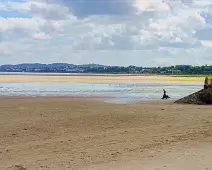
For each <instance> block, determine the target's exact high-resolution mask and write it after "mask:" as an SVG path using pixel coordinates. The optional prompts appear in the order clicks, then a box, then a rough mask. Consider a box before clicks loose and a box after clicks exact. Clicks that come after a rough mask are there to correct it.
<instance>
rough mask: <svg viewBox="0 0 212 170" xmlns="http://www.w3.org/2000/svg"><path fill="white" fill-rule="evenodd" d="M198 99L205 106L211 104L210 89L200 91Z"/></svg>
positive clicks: (211, 92)
mask: <svg viewBox="0 0 212 170" xmlns="http://www.w3.org/2000/svg"><path fill="white" fill-rule="evenodd" d="M200 99H201V100H202V101H203V102H205V103H206V104H212V88H208V89H205V90H203V91H202V93H201V94H200Z"/></svg>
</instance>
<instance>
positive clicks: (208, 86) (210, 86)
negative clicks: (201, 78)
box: [175, 77, 212, 105]
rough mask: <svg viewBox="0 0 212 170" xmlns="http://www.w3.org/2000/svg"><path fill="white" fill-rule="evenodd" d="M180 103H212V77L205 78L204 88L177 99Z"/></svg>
mask: <svg viewBox="0 0 212 170" xmlns="http://www.w3.org/2000/svg"><path fill="white" fill-rule="evenodd" d="M175 103H180V104H201V105H202V104H212V78H207V77H206V78H205V85H204V89H202V90H200V91H198V92H196V93H193V94H191V95H189V96H186V97H184V98H182V99H179V100H177V101H175Z"/></svg>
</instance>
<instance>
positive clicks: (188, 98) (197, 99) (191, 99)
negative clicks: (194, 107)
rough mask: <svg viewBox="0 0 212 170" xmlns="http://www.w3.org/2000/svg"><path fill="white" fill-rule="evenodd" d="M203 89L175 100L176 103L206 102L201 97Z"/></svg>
mask: <svg viewBox="0 0 212 170" xmlns="http://www.w3.org/2000/svg"><path fill="white" fill-rule="evenodd" d="M202 92H203V90H200V91H198V92H196V93H193V94H191V95H189V96H186V97H184V98H182V99H179V100H177V101H175V103H179V104H206V103H205V102H204V101H203V100H202V99H201V98H200V96H201V94H202Z"/></svg>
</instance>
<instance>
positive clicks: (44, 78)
mask: <svg viewBox="0 0 212 170" xmlns="http://www.w3.org/2000/svg"><path fill="white" fill-rule="evenodd" d="M123 81H165V82H179V83H183V82H189V83H192V82H193V83H202V82H204V78H203V77H171V76H159V75H158V76H143V75H136V76H132V75H129V76H126V75H123V76H121V75H105V76H103V75H101V76H97V75H93V76H89V75H87V76H79V75H72V76H69V75H67V76H64V75H62V76H56V75H54V76H48V75H0V82H123Z"/></svg>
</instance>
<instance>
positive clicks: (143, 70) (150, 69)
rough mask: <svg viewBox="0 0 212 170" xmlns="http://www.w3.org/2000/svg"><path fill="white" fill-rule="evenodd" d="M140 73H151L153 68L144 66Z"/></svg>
mask: <svg viewBox="0 0 212 170" xmlns="http://www.w3.org/2000/svg"><path fill="white" fill-rule="evenodd" d="M141 73H143V74H151V73H153V69H152V68H144V69H142V70H141Z"/></svg>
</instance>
